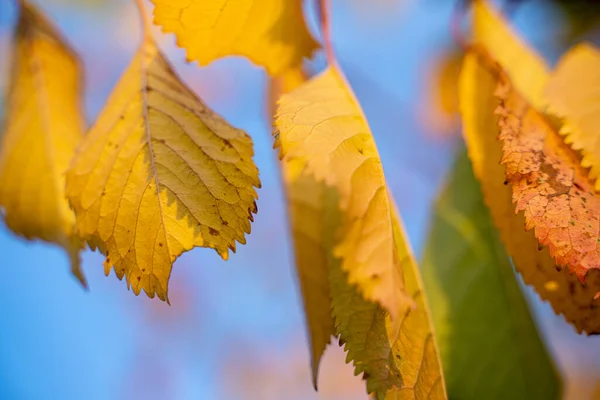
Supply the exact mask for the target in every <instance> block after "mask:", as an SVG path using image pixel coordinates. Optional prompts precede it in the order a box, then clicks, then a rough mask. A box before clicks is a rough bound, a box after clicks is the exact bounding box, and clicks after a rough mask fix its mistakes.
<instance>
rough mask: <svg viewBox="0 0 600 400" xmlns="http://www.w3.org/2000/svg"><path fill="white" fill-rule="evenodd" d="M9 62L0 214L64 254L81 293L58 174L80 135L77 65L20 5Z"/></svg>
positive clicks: (38, 15)
mask: <svg viewBox="0 0 600 400" xmlns="http://www.w3.org/2000/svg"><path fill="white" fill-rule="evenodd" d="M12 60H13V64H12V73H11V76H10V80H9V81H10V88H9V92H8V97H7V110H6V116H5V121H4V127H3V128H2V132H3V137H2V144H1V146H2V148H1V151H0V207H3V208H4V214H5V215H4V216H5V220H6V224H7V225H8V226H9V228H10V229H12V230H13V231H14V232H15V233H17V234H19V235H23V236H24V237H26V238H27V239H42V240H45V241H48V242H52V243H56V244H58V245H60V246H62V247H64V248H65V250H66V251H67V253H68V254H69V258H70V261H71V270H72V272H73V274H74V275H75V276H76V277H77V278H78V279H79V280H80V282H81V283H82V284H83V285H84V286H85V285H86V283H85V278H84V277H83V273H82V271H81V267H80V260H79V251H80V249H81V248H82V244H81V243H80V241H79V240H78V238H77V236H76V235H73V225H74V223H75V216H74V214H73V211H71V210H70V209H69V204H68V202H67V200H66V199H65V196H64V193H65V189H64V186H65V177H64V174H65V172H66V170H67V168H68V166H69V162H70V161H71V158H72V156H73V154H74V152H75V147H76V146H77V144H78V143H79V141H80V140H81V137H82V134H83V130H84V128H85V121H84V117H83V112H82V107H81V101H82V72H81V66H80V63H79V59H78V57H77V55H76V54H75V53H74V51H73V50H72V49H71V48H70V47H69V46H68V44H67V43H66V42H65V40H64V39H63V38H62V37H61V35H60V34H59V33H58V31H57V30H56V28H55V27H54V26H53V25H52V23H50V21H48V19H47V18H46V17H45V16H44V15H43V14H42V12H41V11H40V10H38V9H36V8H35V7H34V6H32V5H30V4H28V3H26V2H23V3H21V4H20V14H19V21H18V25H17V32H16V34H15V38H14V51H13V57H12Z"/></svg>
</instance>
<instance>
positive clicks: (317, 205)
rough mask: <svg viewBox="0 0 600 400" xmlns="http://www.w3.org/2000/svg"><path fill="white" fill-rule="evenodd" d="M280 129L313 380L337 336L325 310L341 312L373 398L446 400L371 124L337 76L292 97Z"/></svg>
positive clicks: (283, 105)
mask: <svg viewBox="0 0 600 400" xmlns="http://www.w3.org/2000/svg"><path fill="white" fill-rule="evenodd" d="M276 128H277V131H276V133H275V137H276V147H278V148H280V149H281V155H282V168H283V171H284V180H285V182H286V188H287V191H288V199H289V202H290V206H289V207H290V215H291V225H292V230H293V232H294V244H295V253H296V264H297V268H298V272H299V275H300V277H301V278H300V281H301V286H302V289H303V290H302V291H303V295H304V297H305V309H306V312H307V319H308V322H309V328H310V332H311V342H312V344H313V373H314V374H315V375H316V366H315V364H314V362H315V360H316V361H317V365H318V358H315V354H317V355H318V356H319V357H320V354H321V353H322V350H321V348H316V347H315V342H316V341H318V343H321V345H322V346H323V347H324V346H325V345H326V343H327V341H328V340H329V335H330V329H331V328H330V326H329V325H328V324H329V321H330V320H329V319H328V318H327V316H326V315H325V313H324V311H323V310H331V309H333V317H334V320H335V333H336V334H337V335H339V336H340V343H345V344H346V345H345V348H346V350H347V351H348V358H347V360H348V361H350V360H352V361H353V362H354V365H355V373H356V374H359V373H363V377H364V378H365V379H366V381H367V391H368V392H370V393H375V394H376V395H377V396H378V398H386V396H387V398H390V399H393V398H400V397H401V396H404V395H408V396H413V397H416V398H419V397H421V396H423V397H426V395H427V394H430V397H431V398H436V399H439V398H445V392H444V385H443V379H442V377H441V370H440V365H439V360H438V357H437V352H436V348H435V339H434V338H433V335H432V331H431V326H430V324H429V320H428V314H427V307H426V304H425V299H424V294H423V293H422V292H421V288H420V284H419V282H418V279H419V278H418V271H417V267H416V264H415V263H414V260H413V258H412V255H411V254H410V251H409V250H408V247H407V246H408V245H407V244H406V242H405V237H406V236H405V234H404V232H403V231H402V227H401V223H400V221H399V218H398V217H397V216H396V211H395V205H394V203H393V201H392V200H391V199H390V198H389V195H388V191H387V188H386V184H385V178H384V177H383V169H382V167H381V161H380V160H379V156H378V154H377V150H376V148H375V143H374V140H373V137H372V135H371V133H370V130H369V127H368V125H367V122H366V120H365V119H364V117H363V115H362V111H361V110H360V106H359V105H358V103H357V102H356V100H355V99H354V97H353V94H352V92H351V91H350V89H349V88H348V87H347V84H346V83H345V80H344V78H343V75H342V74H341V72H339V70H338V69H337V67H336V66H331V67H329V68H328V69H327V70H326V71H325V72H323V73H322V74H321V75H319V76H317V77H315V78H312V79H311V80H310V81H308V82H307V83H305V84H303V85H302V86H300V87H298V88H297V89H296V90H294V91H292V92H291V93H290V94H288V95H284V96H282V98H281V100H280V106H279V110H278V113H277V119H276ZM324 271H325V272H326V273H327V275H328V276H329V290H328V288H327V287H326V286H325V285H324V284H323V272H324ZM309 274H310V275H309ZM373 274H375V275H376V276H377V277H380V279H377V278H376V279H373V278H371V275H373ZM302 276H305V278H304V279H303V278H302ZM309 277H310V278H311V279H310V280H309V279H308V278H309ZM309 285H310V286H309ZM308 288H311V290H309V289H308ZM317 296H319V299H318V300H317ZM328 298H331V300H330V302H326V301H327V299H328ZM319 303H320V304H319ZM382 305H383V306H382ZM411 305H412V306H414V308H411V307H410V306H411ZM385 306H387V307H386V308H384V307H385ZM390 306H391V308H392V310H390V309H389V308H388V307H390ZM319 307H320V309H319ZM331 307H333V308H331ZM319 312H321V313H322V314H319ZM318 327H321V328H322V329H320V330H318V329H317V328H318ZM367 339H368V340H367ZM371 339H373V340H372V341H371ZM319 350H321V351H320V352H319Z"/></svg>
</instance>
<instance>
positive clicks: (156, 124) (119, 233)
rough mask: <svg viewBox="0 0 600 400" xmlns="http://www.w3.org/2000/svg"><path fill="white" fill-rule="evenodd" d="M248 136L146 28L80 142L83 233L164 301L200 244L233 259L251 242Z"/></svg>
mask: <svg viewBox="0 0 600 400" xmlns="http://www.w3.org/2000/svg"><path fill="white" fill-rule="evenodd" d="M252 156H253V150H252V141H251V139H250V137H249V136H248V135H247V134H246V133H245V132H243V131H241V130H239V129H235V128H233V127H231V126H230V125H228V124H227V123H226V122H225V121H224V120H223V119H222V118H221V117H219V116H218V115H217V114H215V113H214V112H213V111H212V110H210V109H209V108H208V107H207V106H206V105H204V104H203V103H202V102H201V101H200V99H199V98H198V97H197V96H196V95H195V94H194V93H193V92H192V91H191V90H189V89H188V88H187V87H186V86H185V85H184V84H183V83H182V82H181V81H180V79H179V78H178V77H177V75H176V74H175V72H174V71H173V69H172V67H171V66H170V65H169V63H168V61H167V60H166V59H165V57H164V56H163V55H162V53H161V52H160V51H159V49H158V48H157V47H156V45H155V43H154V42H153V40H152V39H151V38H149V37H146V38H145V40H144V42H143V43H142V46H141V47H140V49H139V50H138V53H137V54H136V56H135V58H134V59H133V61H132V62H131V64H130V66H129V67H128V69H127V70H126V71H125V73H124V74H123V76H122V77H121V79H120V81H119V83H118V84H117V86H116V88H115V89H114V91H113V93H112V94H111V96H110V97H109V99H108V101H107V103H106V105H105V106H104V109H103V110H102V112H101V114H100V116H99V117H98V119H97V121H96V123H95V125H94V126H93V128H92V129H91V131H90V132H89V134H88V135H87V136H86V138H85V140H84V141H83V143H82V145H81V146H80V147H79V149H78V151H77V154H76V156H75V159H74V161H73V164H72V166H71V168H70V170H69V172H68V174H67V196H68V198H69V201H70V202H71V205H72V207H73V208H74V210H75V213H76V216H77V223H76V226H77V229H78V231H79V233H80V235H81V236H82V237H83V238H85V240H86V241H87V242H88V243H89V244H90V245H91V246H92V247H94V248H95V247H98V248H100V250H101V251H102V253H103V254H105V255H106V261H105V272H106V274H108V273H109V272H110V268H111V267H113V268H114V270H115V273H116V274H117V276H118V277H119V279H122V278H123V276H125V277H126V280H127V285H128V287H129V286H131V287H133V291H134V292H135V293H136V294H139V293H140V291H141V290H144V291H145V292H146V294H147V295H148V296H149V297H153V296H154V294H157V295H158V297H159V298H160V299H162V300H167V284H168V281H169V276H170V274H171V268H172V264H173V262H174V261H175V260H176V259H177V257H179V256H180V255H181V254H182V253H183V252H185V251H188V250H190V249H192V248H193V247H196V246H199V247H209V248H214V249H215V250H216V251H217V253H218V254H219V255H220V256H221V257H222V258H223V259H227V257H228V251H229V249H231V250H233V251H235V242H236V241H238V242H240V243H242V244H243V243H245V242H246V240H245V236H244V234H245V233H250V221H252V220H253V217H252V214H253V213H256V211H257V209H256V202H255V200H256V199H257V194H256V191H255V189H254V187H259V186H260V181H259V179H258V171H257V169H256V166H255V165H254V164H253V162H252Z"/></svg>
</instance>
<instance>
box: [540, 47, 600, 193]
mask: <svg viewBox="0 0 600 400" xmlns="http://www.w3.org/2000/svg"><path fill="white" fill-rule="evenodd" d="M599 66H600V51H598V49H597V48H595V47H594V46H593V45H591V44H586V43H584V44H580V45H577V46H575V47H574V48H572V49H571V50H569V52H567V53H566V54H565V55H564V56H563V57H562V58H561V60H560V61H559V63H558V65H557V67H556V69H555V70H554V72H553V73H552V75H551V77H550V80H549V82H548V85H547V88H546V98H547V100H548V110H549V112H551V113H553V114H555V115H557V116H559V117H561V118H563V119H564V124H563V126H562V127H561V129H560V132H559V133H560V134H561V135H564V136H565V141H566V142H567V143H568V144H570V145H571V147H572V148H573V150H578V151H580V152H581V154H582V155H583V158H582V160H581V166H582V167H584V168H590V171H589V178H590V179H592V180H593V181H595V186H594V189H595V190H596V191H600V180H599V179H598V177H600V141H598V140H597V137H598V132H597V126H598V123H597V122H598V111H599V110H600V108H599V107H600V104H599V103H598V100H597V96H596V93H595V90H596V88H597V83H598V82H599V81H600V75H598V73H597V71H598V67H599Z"/></svg>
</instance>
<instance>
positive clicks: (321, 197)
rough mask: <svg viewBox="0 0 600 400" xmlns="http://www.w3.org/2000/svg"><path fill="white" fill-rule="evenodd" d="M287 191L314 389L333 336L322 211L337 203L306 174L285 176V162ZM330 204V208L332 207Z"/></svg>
mask: <svg viewBox="0 0 600 400" xmlns="http://www.w3.org/2000/svg"><path fill="white" fill-rule="evenodd" d="M282 169H283V174H284V183H285V186H286V192H287V201H288V208H289V219H290V227H291V230H292V237H293V240H294V254H295V260H296V272H297V274H298V280H299V283H300V289H301V291H302V299H303V302H304V312H305V315H306V322H307V325H308V333H309V342H310V346H311V367H312V375H313V376H312V378H313V384H314V386H315V388H316V387H317V375H318V371H319V363H320V361H321V357H322V355H323V352H324V351H325V347H326V346H327V344H329V341H330V340H331V336H333V335H334V327H333V317H332V315H331V294H330V289H329V265H330V264H331V263H333V262H336V260H334V258H333V255H332V254H331V248H332V242H331V241H332V240H333V238H332V234H333V232H334V230H335V228H336V227H337V221H336V220H335V214H334V213H330V212H327V211H326V207H328V206H329V207H328V208H329V209H331V208H333V210H335V206H336V203H337V197H336V196H335V191H332V190H331V189H329V188H327V187H326V186H325V185H324V184H323V183H319V182H316V181H315V180H314V178H312V177H311V176H308V175H306V174H300V175H297V176H295V177H293V178H292V177H291V176H290V175H289V172H290V171H289V170H290V168H289V163H285V162H284V163H283V165H282ZM332 205H333V207H332Z"/></svg>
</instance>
